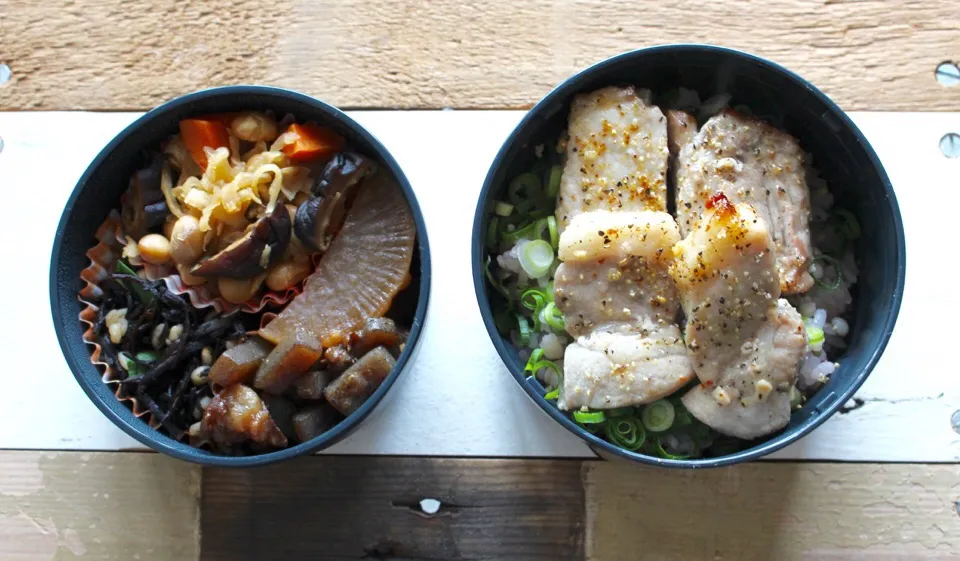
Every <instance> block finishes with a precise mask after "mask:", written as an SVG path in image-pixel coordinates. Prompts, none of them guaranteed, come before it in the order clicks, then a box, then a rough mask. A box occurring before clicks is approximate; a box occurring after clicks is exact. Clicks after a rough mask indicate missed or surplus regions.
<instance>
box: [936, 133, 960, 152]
mask: <svg viewBox="0 0 960 561" xmlns="http://www.w3.org/2000/svg"><path fill="white" fill-rule="evenodd" d="M940 151H941V152H943V155H944V156H946V157H948V158H960V134H957V133H955V132H948V133H947V134H945V135H943V136H942V137H941V138H940Z"/></svg>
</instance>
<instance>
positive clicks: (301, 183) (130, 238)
mask: <svg viewBox="0 0 960 561" xmlns="http://www.w3.org/2000/svg"><path fill="white" fill-rule="evenodd" d="M157 148H158V149H157V150H156V151H154V152H151V153H148V154H145V155H144V160H143V161H144V165H143V166H142V167H141V168H140V169H139V170H138V171H136V172H135V173H134V174H133V176H132V177H131V178H130V182H129V186H128V188H127V190H126V192H125V193H124V195H123V196H122V198H121V200H119V201H117V207H116V208H115V209H114V210H113V211H111V213H110V215H109V217H108V218H107V220H106V221H105V222H104V224H103V225H102V226H101V227H100V229H99V231H98V233H97V240H98V242H99V243H97V245H96V246H94V247H93V248H92V249H90V251H88V252H87V256H88V257H89V258H90V266H89V267H87V268H86V269H84V271H83V273H82V277H83V280H84V281H85V287H84V288H83V289H82V290H81V292H80V299H81V301H82V302H83V303H84V304H85V306H86V307H85V308H84V310H83V312H82V313H81V316H80V320H81V321H82V322H84V323H85V324H86V325H87V326H88V329H87V331H86V333H85V334H84V340H85V341H86V342H87V343H88V344H89V346H90V347H91V349H92V354H91V361H92V362H93V363H94V364H96V365H98V366H100V367H101V368H102V370H103V381H104V383H106V384H109V385H110V386H112V387H113V389H114V390H115V392H116V396H117V398H118V399H120V400H121V401H124V402H125V403H127V404H128V405H129V407H130V408H131V409H132V411H133V413H134V414H135V415H137V416H139V417H142V418H144V419H145V420H147V421H148V422H149V423H150V425H151V426H152V427H154V428H156V429H157V430H160V431H162V432H164V433H166V434H167V435H169V436H171V437H173V438H175V439H178V440H185V441H188V442H189V443H190V444H192V445H194V446H197V447H201V448H204V449H206V450H209V451H212V452H215V453H218V454H225V455H250V454H257V453H262V452H268V451H271V450H276V449H280V448H285V447H287V446H291V445H294V444H296V443H301V442H305V441H307V440H310V439H312V438H314V437H316V436H318V435H320V434H322V433H324V432H325V431H327V430H328V429H329V428H331V427H332V426H333V425H335V424H336V423H337V422H339V421H340V420H342V419H343V418H345V417H346V416H349V415H350V414H352V413H353V412H355V411H356V410H357V409H358V408H360V407H361V405H362V404H363V403H364V402H365V401H366V400H367V399H368V398H369V397H370V396H371V395H372V394H373V393H374V391H375V390H376V389H377V388H378V387H379V386H380V384H381V383H382V382H383V381H384V379H385V378H386V377H387V375H388V374H389V373H390V372H391V370H392V369H393V367H394V365H395V362H396V359H397V358H398V356H399V354H400V353H401V352H402V350H403V348H404V345H405V341H406V337H407V333H408V331H407V329H408V328H409V326H410V324H411V322H412V319H413V311H414V308H415V306H416V302H417V298H418V294H417V290H418V289H417V286H418V284H417V283H415V282H414V283H411V280H412V279H411V261H412V260H413V258H414V253H415V250H414V242H415V235H416V229H415V224H414V219H413V216H412V214H411V210H410V207H409V205H408V204H407V202H406V199H405V198H404V194H403V192H402V190H401V188H400V186H399V184H398V183H397V182H396V180H395V178H393V177H392V176H391V175H390V173H389V172H388V171H386V169H385V167H384V166H380V165H379V164H378V162H376V161H375V160H374V159H372V158H371V157H369V156H367V155H364V154H361V153H358V152H356V151H354V150H353V149H352V148H351V146H349V145H348V143H347V142H346V140H345V139H344V138H343V137H341V136H340V135H339V134H338V133H337V132H335V131H334V130H333V129H330V128H326V127H323V126H319V125H317V124H315V123H313V122H302V121H297V120H296V119H295V118H294V117H293V116H289V115H288V116H286V117H284V118H283V119H280V120H278V119H277V118H276V117H275V116H274V115H273V114H271V113H269V112H258V111H247V112H240V113H229V114H217V115H206V116H202V117H198V118H192V119H187V120H183V121H181V122H180V123H179V132H178V133H177V134H175V135H173V136H172V137H171V138H169V139H168V140H167V141H166V142H165V143H163V145H162V146H159V147H157ZM408 287H409V288H408Z"/></svg>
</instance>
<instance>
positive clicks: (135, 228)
mask: <svg viewBox="0 0 960 561" xmlns="http://www.w3.org/2000/svg"><path fill="white" fill-rule="evenodd" d="M162 173H163V158H162V157H161V156H159V155H158V156H155V157H153V158H152V159H151V160H150V164H149V165H148V166H146V167H144V168H142V169H139V170H137V171H136V172H135V173H134V174H133V177H131V178H130V187H129V189H127V193H126V195H124V199H123V206H122V208H121V211H120V218H121V220H122V221H123V229H124V232H125V233H126V234H127V235H128V236H133V237H134V238H135V239H139V238H140V237H141V236H143V235H144V234H146V233H147V231H148V230H150V229H152V228H157V227H159V226H161V225H162V224H163V221H164V220H165V219H166V217H167V213H168V210H167V203H166V200H165V199H164V197H163V192H162V191H161V190H160V179H161V176H162Z"/></svg>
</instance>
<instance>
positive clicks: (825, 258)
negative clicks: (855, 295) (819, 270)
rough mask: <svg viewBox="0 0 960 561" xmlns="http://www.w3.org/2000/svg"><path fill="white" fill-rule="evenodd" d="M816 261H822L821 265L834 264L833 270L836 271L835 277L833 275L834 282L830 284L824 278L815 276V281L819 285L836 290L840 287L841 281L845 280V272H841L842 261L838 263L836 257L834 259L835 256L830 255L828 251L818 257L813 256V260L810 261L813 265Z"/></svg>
mask: <svg viewBox="0 0 960 561" xmlns="http://www.w3.org/2000/svg"><path fill="white" fill-rule="evenodd" d="M814 263H820V264H821V266H823V265H832V266H833V271H834V277H833V282H832V283H830V284H827V283H825V282H823V280H822V279H818V278H817V277H813V282H815V283H817V285H818V286H820V287H822V288H825V289H827V290H836V289H838V288H840V283H842V282H843V273H842V272H840V263H838V262H837V260H836V259H834V258H833V257H830V256H829V255H827V254H826V253H821V254H820V255H817V256H816V257H814V258H813V261H811V262H810V265H813V264H814ZM824 274H826V271H824ZM821 276H822V275H821Z"/></svg>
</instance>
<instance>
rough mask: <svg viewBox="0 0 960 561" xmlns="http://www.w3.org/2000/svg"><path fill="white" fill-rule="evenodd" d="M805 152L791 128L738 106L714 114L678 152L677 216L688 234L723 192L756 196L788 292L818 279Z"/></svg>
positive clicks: (737, 198) (745, 199)
mask: <svg viewBox="0 0 960 561" xmlns="http://www.w3.org/2000/svg"><path fill="white" fill-rule="evenodd" d="M803 160H804V154H803V150H801V148H800V145H799V143H798V142H797V140H796V139H795V138H793V137H792V136H790V135H789V134H787V133H785V132H782V131H780V130H778V129H776V128H774V127H772V126H770V125H768V124H766V123H764V122H762V121H759V120H757V119H753V118H750V117H746V116H744V115H741V114H739V113H737V112H735V111H732V110H724V111H723V112H721V113H720V114H719V115H716V116H715V117H713V118H711V119H710V120H708V121H707V122H706V123H705V124H704V125H703V127H702V128H701V129H700V132H698V133H697V134H696V135H695V136H694V138H693V139H692V140H691V141H690V142H688V143H687V144H685V145H684V146H683V148H682V149H681V150H680V152H679V154H678V156H677V171H676V175H677V193H676V208H677V222H678V224H679V226H680V232H681V233H682V234H683V235H687V234H688V233H689V232H691V231H692V230H693V228H694V226H695V224H696V221H697V219H698V218H699V217H700V215H702V214H703V212H704V210H705V209H706V203H707V201H709V200H710V198H711V197H713V196H714V195H716V194H717V193H724V194H725V195H726V196H727V197H728V198H729V199H730V200H731V201H732V202H734V203H749V204H751V205H752V206H753V207H754V209H756V212H757V214H758V215H759V216H760V218H761V219H763V221H764V222H765V223H766V224H767V225H768V227H769V230H770V235H771V236H772V238H773V243H774V248H775V253H776V260H777V273H778V277H779V281H780V289H781V291H782V292H783V293H785V294H798V293H803V292H806V291H807V290H809V289H810V287H812V286H813V277H811V276H810V275H809V273H807V267H808V265H809V262H810V260H811V259H812V253H811V246H810V190H809V188H808V187H807V181H806V177H805V174H804V173H805V172H804V163H803Z"/></svg>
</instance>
